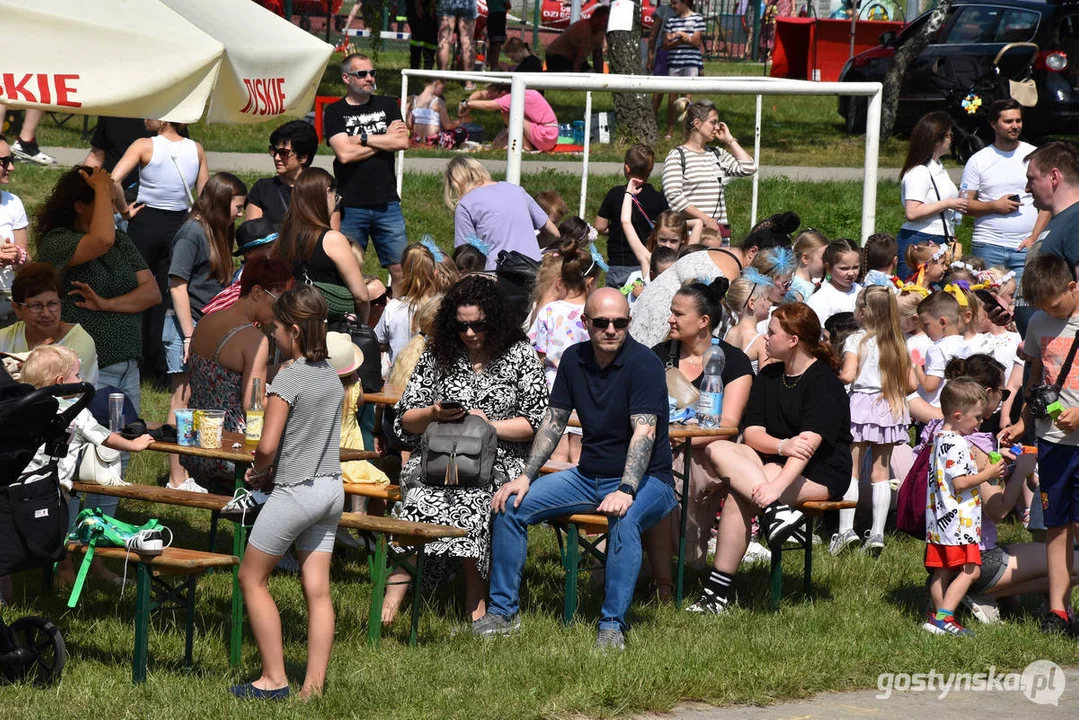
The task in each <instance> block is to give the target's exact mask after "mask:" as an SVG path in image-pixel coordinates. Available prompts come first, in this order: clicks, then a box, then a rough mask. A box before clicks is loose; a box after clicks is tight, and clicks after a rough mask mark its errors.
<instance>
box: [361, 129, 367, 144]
mask: <svg viewBox="0 0 1079 720" xmlns="http://www.w3.org/2000/svg"><path fill="white" fill-rule="evenodd" d="M360 145H363V146H364V147H367V133H365V132H362V133H360Z"/></svg>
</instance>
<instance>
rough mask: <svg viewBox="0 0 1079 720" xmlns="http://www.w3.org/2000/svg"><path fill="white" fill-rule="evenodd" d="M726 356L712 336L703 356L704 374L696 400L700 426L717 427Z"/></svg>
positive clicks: (720, 409) (721, 411) (720, 410)
mask: <svg viewBox="0 0 1079 720" xmlns="http://www.w3.org/2000/svg"><path fill="white" fill-rule="evenodd" d="M726 363H727V357H726V356H725V355H724V354H723V348H721V347H720V346H719V338H712V347H711V348H709V349H708V352H707V353H706V354H705V356H704V375H703V376H702V377H701V399H700V400H699V401H698V402H697V423H698V424H699V425H700V426H701V427H706V428H712V427H719V419H720V416H721V415H722V414H723V367H724V365H726Z"/></svg>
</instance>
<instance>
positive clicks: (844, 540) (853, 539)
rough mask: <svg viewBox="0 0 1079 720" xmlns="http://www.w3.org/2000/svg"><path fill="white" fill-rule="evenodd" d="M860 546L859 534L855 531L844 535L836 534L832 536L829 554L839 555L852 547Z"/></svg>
mask: <svg viewBox="0 0 1079 720" xmlns="http://www.w3.org/2000/svg"><path fill="white" fill-rule="evenodd" d="M857 544H858V533H856V532H854V531H853V530H847V531H845V532H842V533H836V534H835V535H833V536H832V541H831V542H830V543H828V552H829V553H831V554H832V555H833V556H835V555H839V554H840V553H841V552H843V551H844V550H846V549H847V548H848V547H850V546H851V545H857Z"/></svg>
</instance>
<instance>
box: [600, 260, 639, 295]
mask: <svg viewBox="0 0 1079 720" xmlns="http://www.w3.org/2000/svg"><path fill="white" fill-rule="evenodd" d="M640 270H641V266H640V265H611V266H610V269H609V270H608V271H607V287H613V288H617V289H619V290H620V289H622V286H623V285H625V284H626V281H627V280H629V276H630V275H632V274H633V273H635V272H640Z"/></svg>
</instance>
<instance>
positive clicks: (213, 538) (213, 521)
mask: <svg viewBox="0 0 1079 720" xmlns="http://www.w3.org/2000/svg"><path fill="white" fill-rule="evenodd" d="M220 518H221V513H220V512H219V511H217V510H211V511H210V547H208V548H207V552H214V551H215V548H216V547H217V521H218V520H219V519H220Z"/></svg>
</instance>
